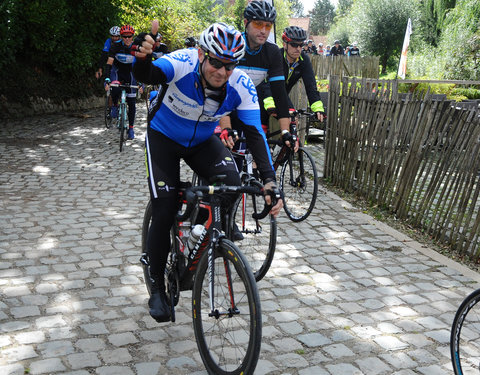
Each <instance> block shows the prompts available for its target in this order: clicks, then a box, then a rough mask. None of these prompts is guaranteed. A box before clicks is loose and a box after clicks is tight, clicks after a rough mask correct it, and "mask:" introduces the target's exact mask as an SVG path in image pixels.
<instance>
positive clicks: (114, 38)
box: [95, 26, 120, 79]
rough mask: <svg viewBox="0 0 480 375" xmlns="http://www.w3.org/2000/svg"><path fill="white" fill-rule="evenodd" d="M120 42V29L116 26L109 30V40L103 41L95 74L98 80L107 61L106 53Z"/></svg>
mask: <svg viewBox="0 0 480 375" xmlns="http://www.w3.org/2000/svg"><path fill="white" fill-rule="evenodd" d="M118 42H120V28H119V27H118V26H113V27H112V28H111V29H110V38H108V39H107V40H106V41H105V44H104V45H103V49H102V54H101V55H100V59H99V60H98V70H97V71H96V72H95V78H97V79H99V78H100V77H101V76H102V74H103V67H104V65H105V64H106V62H107V59H108V51H110V47H111V46H112V44H113V43H118Z"/></svg>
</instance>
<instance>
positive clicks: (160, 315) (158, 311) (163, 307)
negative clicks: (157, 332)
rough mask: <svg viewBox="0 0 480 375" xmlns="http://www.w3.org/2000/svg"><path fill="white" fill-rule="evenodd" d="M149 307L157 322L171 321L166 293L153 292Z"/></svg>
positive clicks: (161, 291)
mask: <svg viewBox="0 0 480 375" xmlns="http://www.w3.org/2000/svg"><path fill="white" fill-rule="evenodd" d="M148 307H150V311H149V312H150V315H151V317H152V318H153V319H155V320H156V321H157V322H159V323H161V322H168V321H169V320H170V306H169V305H168V303H167V296H166V295H165V291H163V290H159V291H156V292H153V291H152V295H151V296H150V299H149V300H148Z"/></svg>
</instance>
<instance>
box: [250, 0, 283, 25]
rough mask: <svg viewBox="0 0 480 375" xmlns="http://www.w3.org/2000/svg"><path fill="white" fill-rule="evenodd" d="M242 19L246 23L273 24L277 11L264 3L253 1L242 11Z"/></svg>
mask: <svg viewBox="0 0 480 375" xmlns="http://www.w3.org/2000/svg"><path fill="white" fill-rule="evenodd" d="M243 17H244V18H245V19H247V20H248V21H253V20H258V21H267V22H272V23H273V22H275V19H276V18H277V11H276V10H275V8H274V7H273V6H272V5H270V3H267V2H266V1H259V0H254V1H252V2H251V3H249V4H248V5H247V7H246V8H245V10H244V11H243Z"/></svg>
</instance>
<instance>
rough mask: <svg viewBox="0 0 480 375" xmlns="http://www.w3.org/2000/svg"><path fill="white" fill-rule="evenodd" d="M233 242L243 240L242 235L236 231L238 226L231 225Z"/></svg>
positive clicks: (238, 230)
mask: <svg viewBox="0 0 480 375" xmlns="http://www.w3.org/2000/svg"><path fill="white" fill-rule="evenodd" d="M233 240H234V241H241V240H243V234H242V232H240V229H238V226H237V224H235V223H233Z"/></svg>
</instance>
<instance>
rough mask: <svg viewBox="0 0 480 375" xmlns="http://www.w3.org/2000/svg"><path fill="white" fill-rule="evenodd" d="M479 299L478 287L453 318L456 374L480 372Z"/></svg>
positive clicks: (453, 362)
mask: <svg viewBox="0 0 480 375" xmlns="http://www.w3.org/2000/svg"><path fill="white" fill-rule="evenodd" d="M479 301H480V289H477V290H475V291H474V292H473V293H471V294H470V295H468V296H467V297H466V298H465V299H464V300H463V302H462V304H461V305H460V307H459V308H458V310H457V313H456V314H455V318H454V319H453V324H452V330H451V333H450V355H451V359H452V365H453V371H454V372H455V374H456V375H470V374H478V373H479V372H480V365H479V355H478V341H479V337H480V335H479V332H480V305H479V306H478V307H477V304H478V302H479ZM462 333H463V335H462ZM474 341H475V342H474ZM473 342H474V343H473ZM472 343H473V344H472Z"/></svg>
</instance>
